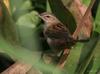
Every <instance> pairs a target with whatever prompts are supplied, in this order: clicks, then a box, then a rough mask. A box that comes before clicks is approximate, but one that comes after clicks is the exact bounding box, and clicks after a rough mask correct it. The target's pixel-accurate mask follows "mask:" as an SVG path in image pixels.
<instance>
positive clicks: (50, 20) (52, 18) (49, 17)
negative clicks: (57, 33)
mask: <svg viewBox="0 0 100 74" xmlns="http://www.w3.org/2000/svg"><path fill="white" fill-rule="evenodd" d="M39 16H40V18H41V19H42V20H43V21H44V22H45V23H47V24H48V23H49V24H50V23H51V24H52V23H57V22H59V20H58V19H57V18H56V17H55V16H54V15H53V14H51V13H48V12H44V13H41V14H40V15H39Z"/></svg>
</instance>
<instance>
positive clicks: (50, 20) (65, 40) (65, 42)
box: [40, 12, 75, 55]
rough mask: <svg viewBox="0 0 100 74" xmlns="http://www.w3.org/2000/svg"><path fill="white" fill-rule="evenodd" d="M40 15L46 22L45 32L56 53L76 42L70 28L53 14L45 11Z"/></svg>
mask: <svg viewBox="0 0 100 74" xmlns="http://www.w3.org/2000/svg"><path fill="white" fill-rule="evenodd" d="M40 17H41V18H42V20H43V21H44V23H45V25H44V31H43V34H44V36H45V38H46V40H47V42H48V44H49V46H50V47H51V49H52V51H53V52H54V53H55V55H57V54H58V53H59V52H60V51H63V50H64V49H66V48H71V46H72V45H74V44H75V40H74V39H73V38H72V36H71V34H70V32H69V30H68V28H67V27H66V26H65V25H64V24H62V23H61V22H60V21H59V20H58V19H57V18H56V17H55V16H54V15H53V14H51V13H48V12H44V13H42V14H40Z"/></svg>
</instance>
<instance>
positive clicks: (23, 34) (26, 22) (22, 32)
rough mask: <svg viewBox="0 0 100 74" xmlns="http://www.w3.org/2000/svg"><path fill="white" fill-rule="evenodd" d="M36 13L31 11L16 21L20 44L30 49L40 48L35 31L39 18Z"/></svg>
mask: <svg viewBox="0 0 100 74" xmlns="http://www.w3.org/2000/svg"><path fill="white" fill-rule="evenodd" d="M37 15H38V13H37V12H36V11H32V12H30V13H27V14H25V15H23V16H21V17H20V18H19V19H18V21H17V22H16V24H17V29H18V36H19V38H20V43H21V45H22V46H24V47H26V48H28V49H31V50H40V49H41V47H40V45H39V36H38V32H37V25H38V24H39V22H40V19H39V17H38V16H37Z"/></svg>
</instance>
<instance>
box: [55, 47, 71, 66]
mask: <svg viewBox="0 0 100 74" xmlns="http://www.w3.org/2000/svg"><path fill="white" fill-rule="evenodd" d="M69 53H70V49H65V50H64V51H63V54H62V55H61V58H60V61H59V63H58V65H57V66H58V67H59V68H63V67H64V65H65V63H66V61H65V60H66V59H67V57H68V55H69Z"/></svg>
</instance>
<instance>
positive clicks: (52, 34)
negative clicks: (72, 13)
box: [44, 23, 71, 39]
mask: <svg viewBox="0 0 100 74" xmlns="http://www.w3.org/2000/svg"><path fill="white" fill-rule="evenodd" d="M44 34H45V35H46V36H47V37H49V38H54V39H55V38H56V39H66V38H68V37H71V35H70V33H69V31H68V29H67V27H66V26H64V25H63V24H61V23H58V24H54V25H51V26H49V27H47V28H46V30H45V32H44Z"/></svg>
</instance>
